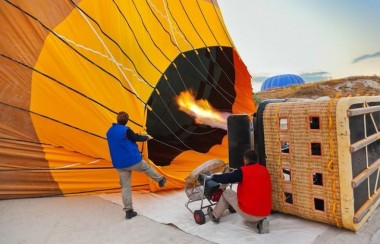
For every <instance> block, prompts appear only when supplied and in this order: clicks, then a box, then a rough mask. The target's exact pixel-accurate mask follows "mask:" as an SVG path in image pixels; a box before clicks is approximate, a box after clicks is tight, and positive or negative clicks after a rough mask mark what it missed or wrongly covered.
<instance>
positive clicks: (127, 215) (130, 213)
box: [125, 209, 137, 219]
mask: <svg viewBox="0 0 380 244" xmlns="http://www.w3.org/2000/svg"><path fill="white" fill-rule="evenodd" d="M136 215H137V212H135V211H133V209H132V210H128V211H125V218H126V219H132V218H133V217H135V216H136Z"/></svg>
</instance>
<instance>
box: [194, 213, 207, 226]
mask: <svg viewBox="0 0 380 244" xmlns="http://www.w3.org/2000/svg"><path fill="white" fill-rule="evenodd" d="M194 220H195V223H197V224H199V225H203V224H204V223H206V217H205V214H204V213H203V211H202V210H195V211H194Z"/></svg>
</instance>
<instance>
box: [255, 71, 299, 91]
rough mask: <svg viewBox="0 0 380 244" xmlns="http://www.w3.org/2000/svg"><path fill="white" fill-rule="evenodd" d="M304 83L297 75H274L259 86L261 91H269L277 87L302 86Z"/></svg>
mask: <svg viewBox="0 0 380 244" xmlns="http://www.w3.org/2000/svg"><path fill="white" fill-rule="evenodd" d="M304 83H305V81H304V80H303V79H302V78H301V77H300V76H298V75H293V74H284V75H276V76H272V77H269V78H268V79H266V80H265V81H264V82H263V84H262V85H261V91H265V90H270V89H272V88H277V87H286V86H291V85H298V84H304Z"/></svg>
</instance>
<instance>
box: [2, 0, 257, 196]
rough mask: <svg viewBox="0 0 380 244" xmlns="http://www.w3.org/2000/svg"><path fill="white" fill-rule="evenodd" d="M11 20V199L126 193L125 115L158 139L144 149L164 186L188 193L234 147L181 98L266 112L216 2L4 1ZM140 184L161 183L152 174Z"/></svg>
mask: <svg viewBox="0 0 380 244" xmlns="http://www.w3.org/2000/svg"><path fill="white" fill-rule="evenodd" d="M0 22H1V23H2V25H1V26H0V35H1V37H2V38H1V40H0V41H1V45H0V47H1V50H0V62H1V65H0V74H1V77H2V80H1V81H0V83H1V90H0V108H1V111H2V113H1V114H0V121H1V123H0V199H9V198H23V197H39V196H56V195H77V194H95V193H102V192H116V191H119V190H120V189H119V188H120V186H119V179H118V175H117V172H116V170H114V169H113V167H112V163H111V161H110V155H109V151H108V146H107V139H106V132H107V130H108V128H109V127H110V126H111V124H112V123H113V122H115V120H116V114H117V112H119V111H122V110H123V111H126V112H128V113H129V115H130V121H129V123H128V126H130V128H131V129H132V130H134V131H135V132H139V131H143V130H144V131H147V132H148V133H149V134H151V135H152V136H153V137H154V139H153V140H150V141H149V142H148V143H140V144H139V147H140V150H141V152H142V154H143V157H144V158H145V159H146V160H147V161H149V162H150V164H151V165H152V166H153V167H155V168H156V169H157V170H158V171H159V172H161V173H162V174H165V175H166V176H167V178H168V183H167V185H166V186H165V189H170V188H181V187H183V184H184V179H185V178H186V176H187V175H188V174H189V173H190V172H191V171H192V170H193V169H194V168H196V167H197V166H198V165H200V164H202V163H203V162H204V161H207V160H209V159H213V158H220V159H223V160H225V161H227V160H228V145H227V139H226V137H227V132H226V130H225V129H222V128H219V127H214V126H213V125H212V124H211V125H210V124H204V123H199V120H198V119H197V118H195V117H194V116H192V115H189V114H187V113H184V112H183V111H181V110H180V109H179V107H178V104H177V103H176V99H177V97H178V96H179V94H180V93H181V92H183V91H191V92H192V94H193V95H194V99H195V100H199V99H204V100H206V101H207V102H208V103H209V104H210V106H212V107H213V108H214V109H215V111H219V112H220V113H224V114H233V113H252V112H254V111H255V107H254V103H253V97H252V88H251V81H250V75H249V73H248V71H247V69H246V67H245V65H244V63H243V62H242V60H240V57H239V55H238V53H237V52H236V50H235V47H234V45H233V43H232V41H231V38H230V36H229V34H228V33H227V31H226V27H225V25H224V23H223V18H222V15H221V11H220V9H219V6H218V4H217V1H203V0H197V1H196V0H190V1H172V0H168V1H158V0H152V1H132V0H131V1H124V0H123V1H121V0H117V1H101V0H81V1H80V0H76V1H63V0H62V1H42V0H38V1H27V0H14V1H2V2H0ZM132 187H133V189H135V190H136V189H145V190H151V191H156V190H160V189H159V188H158V187H157V183H156V182H153V181H152V180H151V179H148V178H147V177H146V176H145V175H144V174H141V173H134V174H133V177H132Z"/></svg>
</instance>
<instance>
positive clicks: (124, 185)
mask: <svg viewBox="0 0 380 244" xmlns="http://www.w3.org/2000/svg"><path fill="white" fill-rule="evenodd" d="M128 120H129V115H128V113H126V112H123V111H122V112H119V113H118V114H117V123H113V124H112V126H111V128H109V129H108V132H107V141H108V147H109V151H110V154H111V160H112V164H113V167H114V168H116V170H117V172H118V173H119V177H120V185H121V190H122V191H121V196H122V199H123V204H124V211H125V212H126V218H127V219H131V218H133V217H135V216H136V215H137V213H136V212H135V211H134V210H133V205H132V191H131V173H132V171H138V172H144V173H145V174H146V175H147V176H149V177H150V178H152V179H153V180H155V181H156V182H158V185H159V186H160V187H164V185H165V183H166V178H165V177H164V176H162V175H160V174H158V173H157V172H156V171H155V170H154V169H153V168H152V167H151V166H150V165H149V164H148V163H147V162H146V161H145V160H143V159H142V157H141V153H140V151H139V148H138V146H137V144H136V142H137V141H147V140H150V139H152V137H151V136H150V135H147V136H141V135H138V134H135V133H134V132H133V130H131V129H130V128H129V127H128V126H126V124H127V123H128Z"/></svg>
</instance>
